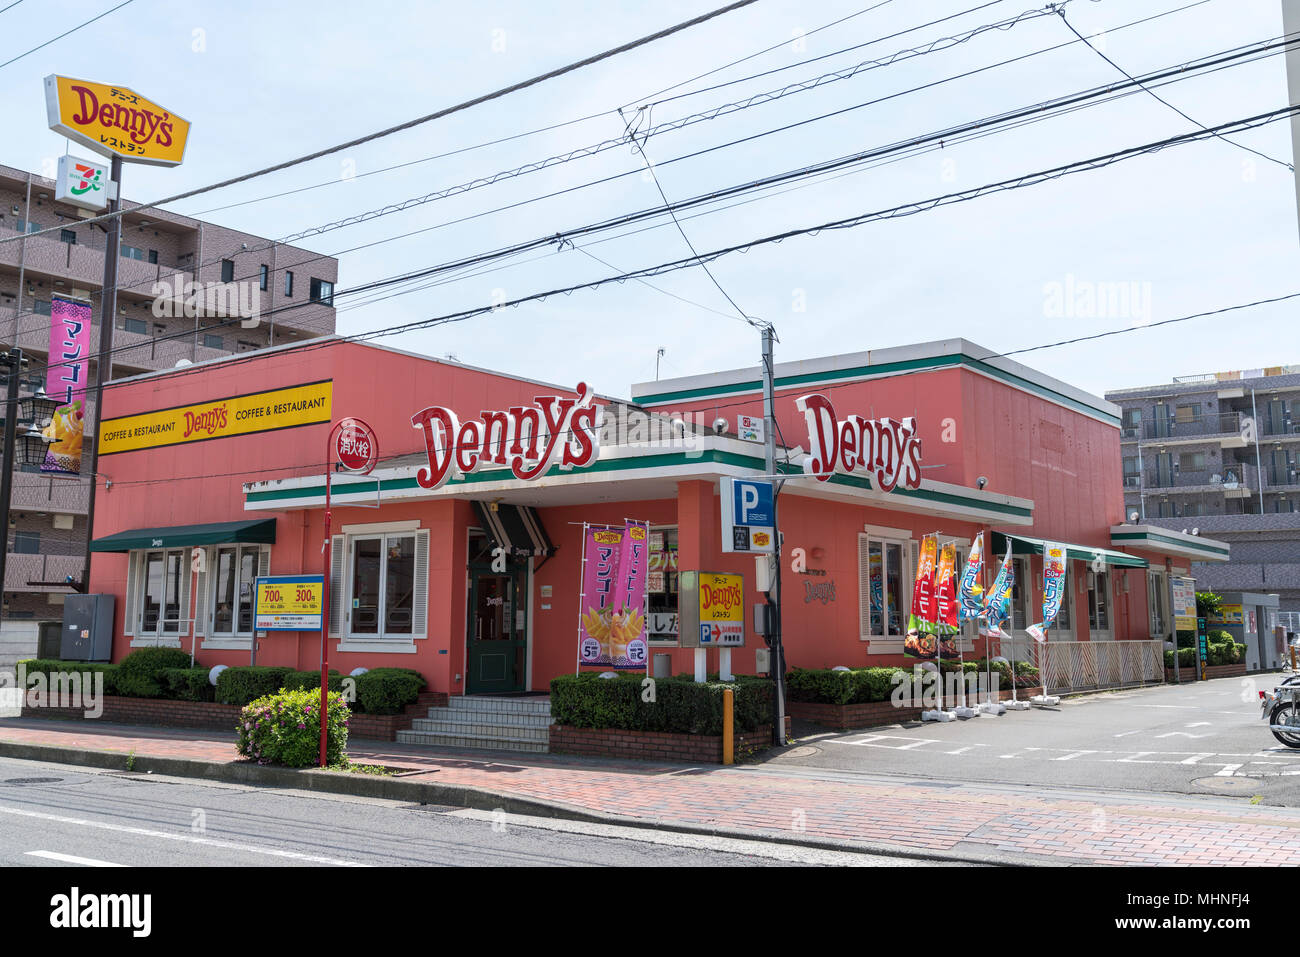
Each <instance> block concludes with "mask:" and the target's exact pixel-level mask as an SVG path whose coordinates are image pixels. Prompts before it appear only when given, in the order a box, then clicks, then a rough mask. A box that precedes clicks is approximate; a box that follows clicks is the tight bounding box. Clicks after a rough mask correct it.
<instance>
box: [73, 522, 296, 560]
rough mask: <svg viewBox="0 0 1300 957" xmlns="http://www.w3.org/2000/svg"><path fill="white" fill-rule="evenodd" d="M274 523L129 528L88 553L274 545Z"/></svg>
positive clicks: (101, 541)
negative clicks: (198, 546) (199, 546)
mask: <svg viewBox="0 0 1300 957" xmlns="http://www.w3.org/2000/svg"><path fill="white" fill-rule="evenodd" d="M274 542H275V519H273V518H258V519H252V520H247V521H242V522H212V523H210V524H208V525H166V526H164V527H162V528H133V529H131V530H130V531H129V532H118V533H116V534H114V535H106V536H104V537H103V538H97V539H95V540H94V541H93V542H91V543H90V550H91V551H92V552H133V551H136V550H138V549H144V548H186V547H188V546H192V545H233V544H248V545H261V544H274Z"/></svg>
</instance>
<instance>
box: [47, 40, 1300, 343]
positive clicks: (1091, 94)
mask: <svg viewBox="0 0 1300 957" xmlns="http://www.w3.org/2000/svg"><path fill="white" fill-rule="evenodd" d="M1285 45H1286V44H1285V43H1281V44H1272V46H1285ZM1268 49H1271V46H1270V45H1269V43H1268V41H1265V43H1263V44H1259V45H1255V46H1253V47H1250V48H1246V52H1244V53H1243V52H1239V51H1234V52H1233V53H1232V54H1231V55H1229V56H1225V57H1219V58H1218V59H1212V60H1207V61H1203V62H1202V63H1201V64H1200V66H1206V65H1210V66H1215V68H1216V70H1217V69H1225V68H1226V65H1225V64H1229V63H1231V62H1233V61H1235V60H1238V59H1240V58H1241V57H1243V56H1246V55H1255V56H1258V55H1260V51H1261V50H1268ZM1190 75H1192V74H1190V73H1189V67H1188V65H1187V64H1183V65H1181V66H1179V67H1175V68H1169V69H1165V70H1162V71H1156V78H1160V77H1164V78H1166V79H1167V82H1175V81H1177V80H1182V79H1186V78H1188V77H1189V76H1190ZM1137 85H1138V81H1136V80H1135V81H1134V82H1133V83H1132V84H1122V85H1120V86H1116V85H1114V84H1111V85H1109V86H1106V87H1102V88H1099V89H1094V90H1090V91H1085V92H1084V93H1081V94H1070V95H1067V96H1065V97H1060V98H1058V99H1057V100H1055V101H1047V102H1046V103H1043V104H1035V105H1034V106H1033V107H1029V108H1022V109H1020V110H1015V111H1009V112H1008V113H1005V114H1003V115H1002V116H1001V117H992V118H990V117H986V118H984V119H981V120H978V121H974V122H971V123H966V124H963V125H962V126H961V127H957V128H953V129H950V130H944V131H940V132H937V133H932V134H927V135H926V136H923V137H918V138H915V139H913V140H911V141H906V142H904V143H902V144H894V145H892V146H887V147H880V148H876V149H873V150H869V151H866V152H864V153H860V154H853V155H851V156H848V157H841V158H839V159H836V160H832V161H828V162H824V163H821V164H816V165H814V166H809V167H803V168H800V169H797V170H793V171H789V172H786V173H781V174H775V175H773V176H769V177H765V178H762V179H759V180H755V181H751V182H749V183H744V184H740V185H738V186H732V187H727V188H724V189H721V190H716V191H714V192H712V193H709V194H704V195H701V196H696V197H693V198H691V199H688V200H683V201H679V202H676V203H668V204H666V206H664V207H651V208H648V209H643V210H640V211H637V212H634V213H629V214H623V215H621V216H619V217H615V218H613V219H609V220H605V221H601V222H597V223H594V224H589V225H586V226H582V227H578V228H576V229H571V230H568V231H565V232H564V233H555V234H548V235H546V236H542V237H539V238H537V239H533V240H529V241H525V242H523V243H518V244H515V245H514V246H509V247H502V248H500V249H497V250H494V251H491V252H488V253H480V254H477V255H475V256H472V257H468V258H466V259H463V260H459V261H455V262H452V263H443V264H439V265H437V266H431V267H426V268H424V269H421V270H417V271H415V272H410V273H404V274H398V275H396V276H391V277H388V278H385V279H380V280H375V281H373V282H371V283H367V284H363V285H361V286H356V287H352V288H350V289H347V290H341V291H339V292H336V293H335V296H336V297H337V296H343V295H354V294H358V293H363V292H368V291H372V290H375V289H379V288H384V287H386V286H391V285H397V284H401V283H405V282H412V281H415V280H418V279H421V278H426V277H428V276H430V275H434V274H437V273H444V272H454V271H457V270H462V269H466V268H469V267H473V266H476V265H479V264H481V263H484V262H490V261H493V260H496V259H501V258H506V257H511V256H515V255H518V254H519V253H521V252H525V251H528V250H529V249H535V248H539V247H542V246H546V245H550V244H553V243H555V242H556V241H557V240H560V239H563V240H565V241H570V242H571V241H572V240H573V238H574V237H576V236H582V235H587V234H589V233H592V232H599V231H604V230H606V229H610V228H616V227H618V226H621V225H627V224H630V223H634V222H638V221H641V220H644V219H647V218H652V217H655V216H659V215H662V214H663V212H665V211H667V212H669V213H670V215H672V216H673V217H674V219H675V218H676V211H677V210H678V209H686V208H693V207H695V206H699V205H704V204H708V203H714V202H717V201H719V200H720V199H725V198H729V197H731V196H734V195H738V194H741V193H744V192H748V191H752V190H754V189H760V188H768V187H771V186H773V185H779V184H782V183H784V182H788V181H790V180H792V179H798V178H805V177H808V176H814V175H820V174H823V173H826V172H829V171H833V170H835V169H839V168H842V167H844V166H851V165H854V164H857V163H860V162H863V161H864V160H870V159H875V158H878V157H880V156H887V155H889V154H890V153H894V152H900V151H908V150H913V149H915V148H917V147H918V146H920V145H924V144H926V143H927V142H928V143H938V144H941V145H942V144H943V143H944V142H946V141H947V140H949V139H952V138H955V137H957V136H959V135H960V134H962V133H963V132H966V133H970V132H973V131H980V132H981V134H982V135H990V134H991V133H992V132H995V130H994V129H990V126H991V124H993V123H994V122H995V121H998V122H1005V121H1006V120H1007V119H1016V120H1019V121H1020V122H1021V123H1024V122H1028V121H1029V120H1030V119H1034V118H1040V119H1041V118H1044V116H1045V112H1044V111H1045V110H1046V109H1047V107H1048V106H1049V105H1055V106H1056V107H1060V106H1062V105H1065V106H1071V107H1072V108H1074V109H1078V108H1080V107H1079V106H1078V104H1080V103H1084V102H1086V101H1087V100H1089V99H1096V98H1097V97H1099V96H1103V95H1104V96H1105V97H1108V98H1112V99H1113V98H1115V97H1117V96H1120V95H1124V94H1123V93H1122V92H1116V91H1122V90H1123V89H1124V87H1125V86H1133V87H1135V88H1136V86H1137ZM1206 132H1211V131H1208V130H1207V131H1206ZM620 175H625V174H620ZM999 186H1000V184H995V186H994V187H993V188H998V187H999ZM575 188H576V187H575ZM988 188H989V187H981V189H982V190H983V189H988ZM562 192H563V191H562ZM662 195H663V194H662V191H661V196H662ZM954 195H959V194H954ZM971 198H974V197H971ZM949 201H951V196H948V197H940V198H938V199H936V200H927V201H925V202H926V203H931V202H933V203H935V204H937V205H947V204H948V202H949ZM915 205H917V204H907V205H905V206H902V207H895V208H894V209H892V210H886V211H882V212H880V213H877V214H871V215H873V216H880V217H881V218H893V217H894V216H897V215H911V212H908V210H911V208H912V207H913V206H915ZM916 211H919V210H916ZM470 218H474V217H470ZM679 228H680V226H679ZM818 228H822V227H818ZM829 228H836V227H829ZM688 242H689V241H688ZM372 245H373V244H372ZM692 249H693V247H692ZM633 278H634V277H633ZM724 295H725V291H724ZM310 304H311V303H310V302H300V303H293V304H289V305H286V306H282V307H278V308H276V309H272V310H270V312H269V313H267V314H266V315H268V316H273V315H275V314H277V313H280V312H285V311H289V310H292V309H297V308H301V307H303V306H305V305H310ZM733 305H734V303H733ZM242 318H243V317H240V316H233V317H231V318H229V319H227V320H226V321H225V322H222V323H217V324H214V325H210V326H207V327H204V328H203V329H200V330H193V331H192V330H188V329H187V330H183V331H180V332H177V333H174V334H172V335H170V336H164V337H159V338H158V339H157V340H156V341H165V340H168V339H183V338H188V337H190V336H191V335H195V334H197V332H200V331H208V330H212V329H217V328H221V327H223V326H228V325H230V324H232V323H234V322H237V321H241V320H242ZM136 348H138V346H121V347H118V348H116V349H114V350H113V351H114V352H115V353H116V352H118V351H130V350H133V349H136ZM66 364H67V363H55V366H56V367H57V366H59V365H66Z"/></svg>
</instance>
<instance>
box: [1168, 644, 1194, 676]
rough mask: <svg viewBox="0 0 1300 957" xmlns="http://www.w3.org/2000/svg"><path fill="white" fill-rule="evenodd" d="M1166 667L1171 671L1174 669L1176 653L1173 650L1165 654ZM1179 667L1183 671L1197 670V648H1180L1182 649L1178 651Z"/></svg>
mask: <svg viewBox="0 0 1300 957" xmlns="http://www.w3.org/2000/svg"><path fill="white" fill-rule="evenodd" d="M1165 667H1166V668H1168V669H1170V670H1171V671H1172V670H1173V667H1174V653H1173V650H1172V649H1170V650H1169V651H1166V652H1165ZM1178 667H1179V668H1180V669H1181V668H1195V667H1196V649H1195V648H1180V649H1178Z"/></svg>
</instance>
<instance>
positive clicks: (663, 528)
mask: <svg viewBox="0 0 1300 957" xmlns="http://www.w3.org/2000/svg"><path fill="white" fill-rule="evenodd" d="M650 531H651V532H667V531H672V532H676V533H677V545H678V549H679V550H680V548H681V529H680V526H679V525H677V524H676V523H673V524H664V525H651V526H650ZM646 567H647V569H648V568H649V564H648V561H647V566H646ZM647 574H648V572H647ZM664 574H665V575H667V574H668V570H667V569H664ZM666 581H667V580H666V579H665V584H666ZM681 582H682V579H681V575H680V573H679V574H678V577H677V637H676V638H674V639H673V640H671V641H662V640H661V641H655V640H653V639H651V638H650V623H649V621H648V620H647V622H646V644H647V646H648V647H650V648H680V647H681V646H682V585H681ZM649 608H650V588H649V583H648V581H647V587H646V609H647V611H646V615H647V619H648V616H649ZM529 653H530V654H531V653H532V649H531V648H530V649H529Z"/></svg>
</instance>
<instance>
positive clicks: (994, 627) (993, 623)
mask: <svg viewBox="0 0 1300 957" xmlns="http://www.w3.org/2000/svg"><path fill="white" fill-rule="evenodd" d="M1015 582H1016V575H1015V572H1014V571H1013V570H1012V568H1011V543H1010V542H1007V554H1006V556H1005V557H1004V558H1003V559H1002V567H1001V568H1000V569H998V577H997V578H995V579H993V587H991V588H990V589H989V591H988V601H987V602H986V603H985V605H984V619H985V620H986V621H987V622H988V630H987V634H989V635H991V636H992V637H994V638H1001V637H1002V634H1003V632H1002V623H1003V622H1005V621H1006V620H1007V619H1008V618H1010V617H1011V590H1012V588H1013V587H1014V586H1015ZM983 633H984V632H981V634H983Z"/></svg>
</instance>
